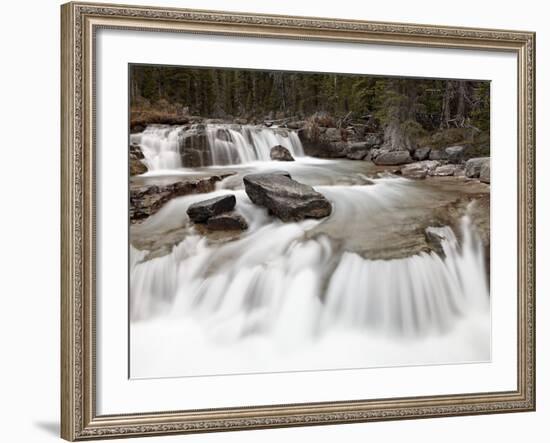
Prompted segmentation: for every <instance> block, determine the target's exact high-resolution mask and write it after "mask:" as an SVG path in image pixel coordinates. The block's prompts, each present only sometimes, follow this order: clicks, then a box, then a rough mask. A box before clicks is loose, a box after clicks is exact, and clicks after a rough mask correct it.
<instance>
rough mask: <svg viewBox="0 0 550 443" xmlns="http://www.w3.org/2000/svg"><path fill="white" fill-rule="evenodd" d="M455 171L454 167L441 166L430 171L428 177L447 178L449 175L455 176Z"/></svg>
mask: <svg viewBox="0 0 550 443" xmlns="http://www.w3.org/2000/svg"><path fill="white" fill-rule="evenodd" d="M456 170H457V167H456V165H451V164H449V165H441V166H438V167H437V168H435V169H434V170H433V171H431V172H430V175H432V176H434V177H449V176H451V175H455V172H456Z"/></svg>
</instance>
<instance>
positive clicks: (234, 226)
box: [206, 211, 248, 231]
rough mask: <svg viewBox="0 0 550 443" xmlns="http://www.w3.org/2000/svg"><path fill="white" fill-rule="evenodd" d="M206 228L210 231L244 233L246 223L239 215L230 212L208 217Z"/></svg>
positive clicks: (246, 226)
mask: <svg viewBox="0 0 550 443" xmlns="http://www.w3.org/2000/svg"><path fill="white" fill-rule="evenodd" d="M206 227H207V228H208V229H210V230H212V231H244V230H246V229H248V223H247V222H246V220H245V218H244V217H243V216H242V215H241V214H238V213H236V212H233V211H232V212H226V213H223V214H219V215H215V216H213V217H210V218H209V219H208V220H207V221H206Z"/></svg>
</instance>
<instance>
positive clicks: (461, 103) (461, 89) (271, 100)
mask: <svg viewBox="0 0 550 443" xmlns="http://www.w3.org/2000/svg"><path fill="white" fill-rule="evenodd" d="M130 74H131V75H130V99H131V111H132V116H133V117H135V116H143V115H144V113H145V114H146V113H152V115H158V114H159V113H160V114H166V115H180V114H185V115H193V116H200V117H203V118H221V119H228V120H231V119H236V118H241V119H246V120H247V121H249V122H251V123H261V122H262V121H266V120H276V119H284V118H296V119H306V118H308V117H310V116H312V115H321V114H323V115H327V116H330V118H331V119H333V121H340V122H342V121H343V120H344V119H345V120H347V121H352V120H354V119H369V120H370V121H371V122H372V124H374V125H375V126H377V127H378V128H379V129H380V130H381V131H383V132H384V134H385V139H386V143H388V144H391V145H393V144H396V143H400V144H405V145H406V144H408V143H409V142H410V140H411V139H418V138H420V137H425V136H427V135H430V134H433V133H435V132H440V131H444V130H446V129H466V130H469V131H470V132H471V133H472V134H473V136H476V137H478V138H479V135H480V134H484V135H485V137H484V138H486V139H488V131H489V126H490V83H489V82H487V81H470V80H441V79H418V78H387V77H386V78H383V77H373V76H366V75H346V74H318V73H301V72H277V71H254V70H243V69H212V68H183V67H167V66H145V65H132V67H131V72H130Z"/></svg>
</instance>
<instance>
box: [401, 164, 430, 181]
mask: <svg viewBox="0 0 550 443" xmlns="http://www.w3.org/2000/svg"><path fill="white" fill-rule="evenodd" d="M438 166H439V162H438V161H435V160H425V161H421V162H415V163H411V164H408V165H406V166H403V167H402V168H401V175H402V176H403V177H406V178H414V179H422V178H425V177H426V176H427V175H428V174H429V173H431V172H432V171H434V170H435V168H437V167H438Z"/></svg>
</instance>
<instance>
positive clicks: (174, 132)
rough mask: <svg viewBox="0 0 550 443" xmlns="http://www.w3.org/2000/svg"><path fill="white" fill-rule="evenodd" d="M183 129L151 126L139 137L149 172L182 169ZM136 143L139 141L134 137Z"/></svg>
mask: <svg viewBox="0 0 550 443" xmlns="http://www.w3.org/2000/svg"><path fill="white" fill-rule="evenodd" d="M181 132H182V130H181V127H171V126H160V125H150V126H147V129H145V131H143V133H142V134H141V135H140V137H139V143H140V145H141V151H142V152H143V156H144V157H145V158H144V163H145V166H147V169H148V170H149V171H156V170H162V169H178V168H181V167H182V162H181V154H180V144H181ZM134 141H137V140H136V139H135V136H134Z"/></svg>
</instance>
